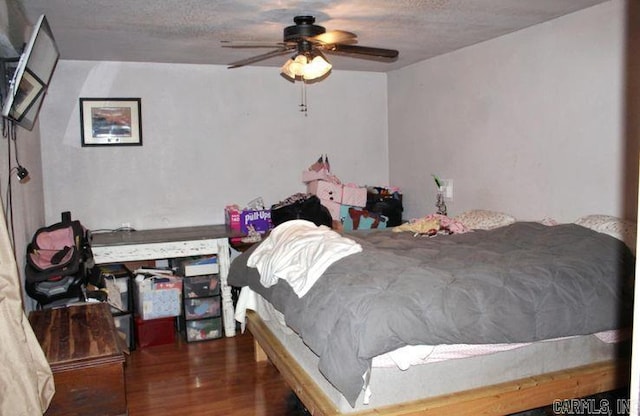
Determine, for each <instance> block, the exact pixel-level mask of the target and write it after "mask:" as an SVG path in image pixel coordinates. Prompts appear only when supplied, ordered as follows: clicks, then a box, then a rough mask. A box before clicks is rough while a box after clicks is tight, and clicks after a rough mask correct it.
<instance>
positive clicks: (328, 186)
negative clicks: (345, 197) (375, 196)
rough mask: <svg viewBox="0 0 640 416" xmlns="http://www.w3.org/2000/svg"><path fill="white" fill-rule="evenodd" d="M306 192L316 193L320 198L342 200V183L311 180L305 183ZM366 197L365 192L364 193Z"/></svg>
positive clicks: (338, 201)
mask: <svg viewBox="0 0 640 416" xmlns="http://www.w3.org/2000/svg"><path fill="white" fill-rule="evenodd" d="M307 192H308V193H310V194H314V195H316V196H317V197H318V198H320V200H326V201H333V202H337V203H338V204H339V203H341V202H342V185H339V184H335V183H333V182H327V181H311V182H309V183H308V184H307ZM365 198H366V193H365Z"/></svg>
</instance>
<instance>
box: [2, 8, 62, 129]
mask: <svg viewBox="0 0 640 416" xmlns="http://www.w3.org/2000/svg"><path fill="white" fill-rule="evenodd" d="M59 57H60V51H59V50H58V45H56V41H55V39H54V38H53V33H52V32H51V28H50V27H49V23H48V22H47V18H46V17H45V16H44V15H42V16H40V17H39V18H38V21H37V22H36V24H35V26H34V27H33V31H32V32H31V36H30V38H29V41H28V42H27V44H26V46H25V48H24V50H23V51H22V54H21V55H20V60H19V61H18V66H17V67H16V70H15V72H14V73H13V77H12V79H11V81H9V86H8V88H7V91H8V92H7V98H6V99H5V102H4V105H3V107H2V115H3V116H4V117H6V118H8V119H10V120H13V121H14V122H15V123H16V124H17V125H19V126H21V127H24V128H26V129H28V130H31V129H33V125H34V123H35V121H36V118H37V117H38V112H39V111H40V106H41V105H42V100H43V99H44V96H45V93H46V91H47V87H48V86H49V81H51V75H53V70H54V69H55V67H56V63H57V62H58V58H59Z"/></svg>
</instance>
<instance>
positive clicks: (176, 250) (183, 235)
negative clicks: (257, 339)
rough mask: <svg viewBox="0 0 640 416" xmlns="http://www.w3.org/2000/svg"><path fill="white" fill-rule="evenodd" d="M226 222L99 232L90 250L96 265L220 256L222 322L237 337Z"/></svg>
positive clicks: (94, 235) (226, 331)
mask: <svg viewBox="0 0 640 416" xmlns="http://www.w3.org/2000/svg"><path fill="white" fill-rule="evenodd" d="M232 236H233V235H231V234H230V233H229V231H228V230H227V228H226V226H225V225H206V226H197V227H183V228H164V229H156V230H140V231H114V232H108V233H97V234H93V235H92V237H91V250H92V252H93V258H94V261H95V263H96V264H106V263H124V262H128V261H140V260H157V259H168V258H176V257H188V256H204V255H212V254H215V255H217V256H218V265H219V267H220V289H221V291H222V322H223V325H224V333H225V336H227V337H232V336H235V333H236V326H235V321H234V317H233V314H234V311H233V301H232V299H231V287H230V286H229V285H228V284H227V276H228V275H229V266H230V260H229V237H232Z"/></svg>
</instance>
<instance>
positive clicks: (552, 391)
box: [247, 310, 629, 416]
mask: <svg viewBox="0 0 640 416" xmlns="http://www.w3.org/2000/svg"><path fill="white" fill-rule="evenodd" d="M247 328H248V329H249V331H250V332H251V334H252V335H253V337H254V339H255V341H256V343H257V344H258V345H259V348H260V349H261V350H262V353H258V352H257V351H256V358H258V357H259V354H266V356H267V357H268V358H269V360H270V361H271V363H272V364H273V365H274V366H275V367H276V368H277V369H278V371H279V372H280V374H281V375H282V377H283V378H284V379H285V381H286V382H287V384H288V385H289V386H290V387H291V389H292V390H293V391H294V393H295V394H296V395H297V396H298V398H299V399H300V400H301V401H302V403H304V405H305V407H306V408H307V410H308V411H309V412H310V413H311V414H312V415H313V416H339V415H345V413H341V412H340V411H339V410H338V409H337V408H336V407H335V406H334V404H333V403H332V402H331V400H329V398H328V397H327V395H326V394H325V393H324V392H323V391H322V389H321V388H320V387H319V386H318V385H317V384H316V383H315V382H314V381H313V379H312V378H311V377H310V376H309V375H308V374H307V373H306V372H305V371H304V369H303V368H302V367H301V366H300V365H299V364H298V363H297V362H296V361H295V360H294V358H293V357H292V356H291V355H290V354H289V353H288V351H287V350H286V348H285V347H284V346H283V345H282V343H281V342H280V341H279V340H278V339H277V338H276V337H275V336H274V335H273V334H272V333H271V331H270V329H269V328H268V327H267V325H266V324H265V323H264V322H263V321H262V319H261V318H260V316H258V314H257V313H255V312H254V311H251V310H247ZM628 383H629V361H628V360H626V359H624V360H619V361H604V362H600V363H595V364H590V365H586V366H580V367H576V368H572V369H568V370H562V371H556V372H552V373H546V374H541V375H538V376H532V377H526V378H523V379H519V380H515V381H511V382H506V383H500V384H495V385H490V386H485V387H480V388H476V389H471V390H465V391H461V392H457V393H452V394H446V395H442V396H437V397H432V398H426V399H421V400H417V401H412V402H407V403H401V404H398V405H393V406H388V407H381V408H376V409H371V410H366V411H362V412H356V413H347V414H348V415H350V416H382V415H384V416H417V415H420V416H425V415H427V416H429V415H433V416H436V415H437V416H440V415H443V414H451V415H459V416H478V415H485V416H490V415H493V416H499V415H505V414H509V413H515V412H520V411H524V410H528V409H533V408H537V407H542V406H546V405H549V404H551V403H553V401H554V400H564V399H569V398H577V397H585V396H589V395H592V394H596V393H601V392H605V391H611V390H615V389H618V388H621V387H624V386H626V385H628Z"/></svg>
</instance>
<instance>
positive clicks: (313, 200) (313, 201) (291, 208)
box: [271, 193, 333, 228]
mask: <svg viewBox="0 0 640 416" xmlns="http://www.w3.org/2000/svg"><path fill="white" fill-rule="evenodd" d="M289 220H307V221H311V222H313V223H314V224H315V225H318V226H320V225H326V226H327V227H329V228H331V225H332V222H333V218H331V213H330V212H329V210H328V209H327V207H325V206H324V205H322V203H321V202H320V198H318V197H317V196H315V195H313V194H304V193H297V194H294V195H291V196H290V197H288V198H287V199H285V200H283V201H280V202H278V203H277V204H274V205H272V206H271V222H272V223H273V226H274V227H276V226H278V225H280V224H282V223H283V222H286V221H289Z"/></svg>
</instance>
